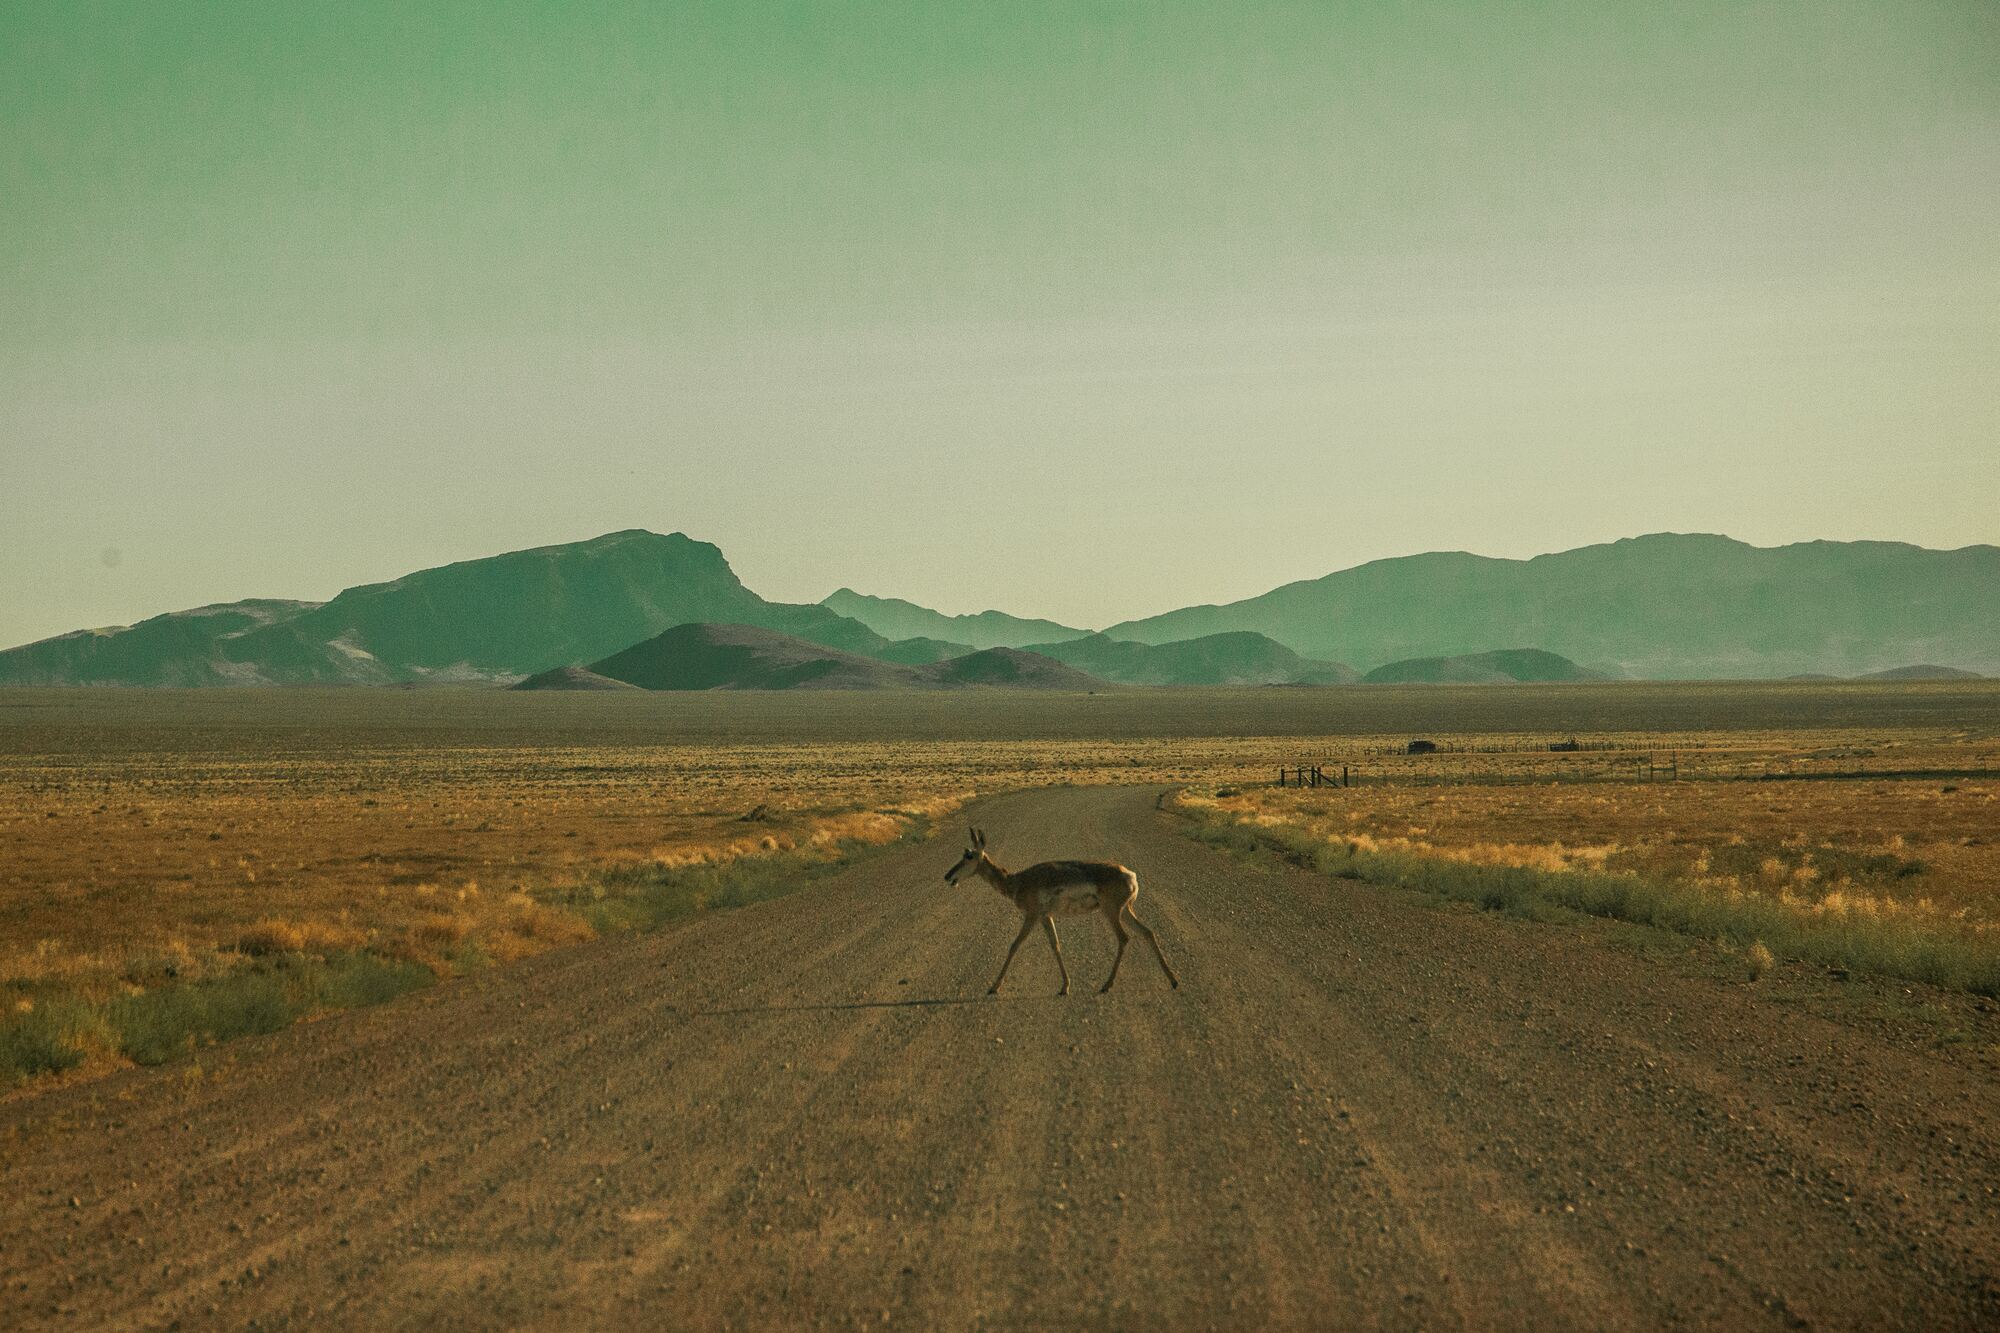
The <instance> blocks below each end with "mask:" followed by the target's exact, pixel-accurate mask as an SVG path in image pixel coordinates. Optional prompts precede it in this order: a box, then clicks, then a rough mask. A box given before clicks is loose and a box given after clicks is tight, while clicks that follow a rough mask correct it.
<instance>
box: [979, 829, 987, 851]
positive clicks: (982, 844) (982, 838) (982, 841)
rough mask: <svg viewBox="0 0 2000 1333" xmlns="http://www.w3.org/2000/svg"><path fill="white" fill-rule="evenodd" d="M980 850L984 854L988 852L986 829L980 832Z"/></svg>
mask: <svg viewBox="0 0 2000 1333" xmlns="http://www.w3.org/2000/svg"><path fill="white" fill-rule="evenodd" d="M979 850H980V851H982V852H983V851H985V850H986V830H985V829H981V830H979Z"/></svg>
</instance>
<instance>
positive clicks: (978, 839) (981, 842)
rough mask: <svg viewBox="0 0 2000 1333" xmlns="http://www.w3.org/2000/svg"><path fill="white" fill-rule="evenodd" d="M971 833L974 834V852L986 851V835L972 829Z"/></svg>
mask: <svg viewBox="0 0 2000 1333" xmlns="http://www.w3.org/2000/svg"><path fill="white" fill-rule="evenodd" d="M970 832H971V834H972V850H973V851H975V852H979V851H984V850H986V835H985V834H984V833H981V832H980V831H979V830H978V829H972V830H970Z"/></svg>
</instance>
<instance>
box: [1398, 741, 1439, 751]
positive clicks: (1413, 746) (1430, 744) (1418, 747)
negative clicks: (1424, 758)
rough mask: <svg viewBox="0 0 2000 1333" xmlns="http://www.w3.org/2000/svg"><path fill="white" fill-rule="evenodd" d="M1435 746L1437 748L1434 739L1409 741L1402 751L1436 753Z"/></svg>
mask: <svg viewBox="0 0 2000 1333" xmlns="http://www.w3.org/2000/svg"><path fill="white" fill-rule="evenodd" d="M1437 748H1438V743H1437V742H1436V741H1411V742H1410V743H1409V744H1408V745H1406V746H1404V747H1403V753H1404V754H1436V753H1437Z"/></svg>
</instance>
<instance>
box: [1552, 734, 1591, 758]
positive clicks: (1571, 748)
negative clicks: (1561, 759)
mask: <svg viewBox="0 0 2000 1333" xmlns="http://www.w3.org/2000/svg"><path fill="white" fill-rule="evenodd" d="M1582 748H1583V742H1581V741H1579V740H1577V738H1576V737H1574V736H1572V737H1570V738H1569V739H1568V740H1566V741H1554V742H1552V743H1551V744H1550V745H1549V750H1550V752H1551V753H1554V754H1575V753H1576V752H1577V751H1578V750H1581V749H1582Z"/></svg>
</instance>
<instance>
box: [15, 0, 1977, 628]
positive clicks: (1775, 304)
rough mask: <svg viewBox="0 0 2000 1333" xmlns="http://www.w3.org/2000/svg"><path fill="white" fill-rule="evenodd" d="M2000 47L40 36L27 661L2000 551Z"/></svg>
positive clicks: (1364, 18) (26, 519)
mask: <svg viewBox="0 0 2000 1333" xmlns="http://www.w3.org/2000/svg"><path fill="white" fill-rule="evenodd" d="M1996 217H2000V6H1996V5H1994V4H1992V3H1991V2H1990V0H1965V2H1964V3H1926V2H1925V0H1887V2H1885V3H1866V4H1858V3H1838V0H1812V2H1811V3H1800V4H1783V5H1742V4H1727V5H1681V4H1668V3H1662V4H1648V5H1636V4H1610V3H1602V2H1601V0H1597V2H1592V3H1583V4H1576V5H1521V6H1513V5H1494V4H1484V3H1464V4H1429V5H1394V4H1374V3H1371V4H1352V5H1349V4H1314V5H1258V4H1254V3H1248V2H1247V0H1246V2H1245V3H1235V4H1216V3H1203V4H1185V5H1181V4H1169V3H1145V4H1142V3H1132V4H1087V3H1078V2H1077V0H1065V2H1064V3H1056V4H1047V5H1027V4H1012V3H992V4H960V3H936V4H923V5H878V4H864V3H855V4H835V3H818V4H802V5H763V4H757V3H753V2H752V0H733V2H732V3H726V4H716V5H692V4H667V3H652V4H632V5H619V6H598V5H578V4H553V3H552V4H547V5H523V4H501V3H479V4H473V3H468V4H463V5H424V4H416V3H411V2H410V0H399V2H398V3H393V4H361V3H342V4H329V5H294V4H279V5H273V4H269V3H266V2H264V0H259V2H258V3H251V4H243V5H240V6H222V5H213V4H205V3H192V2H189V3H176V4H155V3H150V2H149V3H141V4H130V5H103V4H88V3H68V2H66V3H63V4H43V3H39V2H37V0H27V2H22V0H7V2H6V3H4V6H3V7H0V239H4V242H5V248H4V251H0V643H11V642H17V641H20V640H24V639H27V638H31V637H37V636H39V635H42V634H47V633H52V632H56V631H59V630H63V629H67V628H71V627H74V626H77V625H81V624H100V623H109V622H116V621H124V620H129V619H132V618H135V617H138V616H141V615H144V614H148V613H151V612H154V611H160V610H165V609H170V608H174V607H180V606H185V605H190V604H193V603H197V602H201V601H207V600H217V599H222V598H232V597H238V596H248V595H294V596H326V595H329V594H331V593H332V592H334V591H335V590H337V589H338V588H340V587H341V586H343V585H346V584H350V583H355V582H361V581H365V580H370V579H377V578H383V577H388V576H392V575H394V574H398V573H401V572H404V571H407V570H409V569H412V568H416V567H419V566H423V565H428V564H436V563H441V562H443V561H446V560H451V559H460V558H465V557H469V556H474V555H481V554H488V553H491V552H494V551H499V550H503V549H508V548H512V547H518V546H525V545H534V544H539V543H542V542H549V541H561V540H568V539H573V538H580V537H584V536H589V535H593V534H595V533H598V532H601V531H605V530H608V529H613V528H620V527H630V526H644V527H650V528H655V529H658V530H662V531H667V530H673V529H681V530H685V531H687V532H689V533H691V534H694V535H696V536H700V537H705V538H708V539H710V540H713V541H716V542H717V543H719V544H720V545H722V547H723V549H724V550H725V551H726V552H727V553H728V554H729V556H730V557H731V559H732V561H733V563H734V564H735V565H736V567H737V569H738V571H739V572H740V573H742V574H743V576H744V577H745V579H746V580H747V581H748V582H749V583H750V584H751V585H752V586H753V587H755V588H757V589H758V590H759V591H761V592H764V593H765V594H766V595H769V596H775V597H787V598H799V599H806V598H817V597H819V596H821V595H823V594H824V593H826V592H827V591H830V590H831V589H832V588H833V587H834V586H836V585H838V584H841V583H849V584H852V585H854V586H856V587H859V588H862V589H864V590H867V591H876V592H883V593H891V594H898V595H903V596H909V597H913V598H915V599H917V600H920V601H925V602H927V603H930V604H934V605H938V606H941V607H943V608H945V609H949V610H965V609H976V608H979V607H984V606H988V605H999V606H1002V607H1006V608H1008V609H1013V610H1017V611H1021V612H1031V613H1037V614H1046V615H1052V616H1056V617H1058V618H1062V619H1066V620H1070V621H1075V622H1088V623H1103V622H1108V621H1110V620H1114V619H1118V618H1121V617H1124V616H1131V615H1139V614H1144V613H1148V612H1152V611H1158V610H1162V609H1166V608H1168V607H1171V606H1176V605H1182V604H1185V603H1188V602H1193V601H1207V600H1221V599H1226V598H1231V597H1236V596H1243V595H1248V594H1252V593H1256V592H1260V591H1263V590H1264V589H1266V588H1268V587H1270V586H1272V585H1274V584H1276V583H1279V582H1283V581H1286V580H1289V579H1293V578H1299V577H1305V576H1311V575H1317V574H1320V573H1324V572H1326V571H1328V570H1330V569H1333V568H1337V567H1341V566H1344V565H1348V564H1353V563H1356V562H1359V561H1362V560H1365V559H1369V558H1373V557H1376V556H1382V555H1392V554H1402V553H1407V552H1411V551H1416V550H1424V549H1433V548H1440V547H1445V548H1466V549H1471V550H1476V551H1481V552H1486V553H1489V554H1496V555H1526V554H1532V553H1535V552H1540V551H1545V550H1552V549H1560V548H1564V547H1568V546H1573V545H1578V544H1581V543H1583V542H1587V541H1592V540H1599V539H1605V538H1610V537H1615V536H1620V535H1628V534H1632V533H1637V532H1643V531H1653V530H1660V529H1675V530H1706V531H1724V532H1728V533H1731V534H1733V535H1736V536H1740V537H1743V538H1745V539H1748V540H1752V541H1757V542H1760V543H1775V542H1780V541H1788V540H1796V539H1800V538H1806V537H1814V536H1826V537H1842V538H1845V537H1862V536H1872V537H1894V538H1901V539H1906V540H1911V541H1917V542H1921V543H1923V544H1926V545H1936V546H1956V545H1963V544H1966V543H1971V542H1979V541H1993V540H2000V522H1996V520H1995V518H1994V513H1995V511H1996V505H1995V503H1994V496H1995V495H1996V494H2000V387H1997V386H2000V373H1996V372H2000V313H1996V312H2000V226H1996V224H1995V218H1996Z"/></svg>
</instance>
